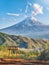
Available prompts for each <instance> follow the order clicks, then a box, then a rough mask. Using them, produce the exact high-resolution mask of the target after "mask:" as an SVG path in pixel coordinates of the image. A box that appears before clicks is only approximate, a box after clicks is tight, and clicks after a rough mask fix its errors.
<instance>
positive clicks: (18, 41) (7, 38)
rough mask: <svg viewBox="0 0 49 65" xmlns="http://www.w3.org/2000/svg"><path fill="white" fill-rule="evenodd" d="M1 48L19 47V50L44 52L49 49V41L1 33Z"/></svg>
mask: <svg viewBox="0 0 49 65" xmlns="http://www.w3.org/2000/svg"><path fill="white" fill-rule="evenodd" d="M0 46H18V47H19V48H26V49H36V50H43V49H46V48H48V47H49V41H48V40H42V39H32V38H26V37H23V36H14V35H8V34H4V33H1V32H0Z"/></svg>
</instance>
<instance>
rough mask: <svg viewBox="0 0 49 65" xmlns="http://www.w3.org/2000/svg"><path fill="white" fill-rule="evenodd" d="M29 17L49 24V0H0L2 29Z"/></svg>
mask: <svg viewBox="0 0 49 65" xmlns="http://www.w3.org/2000/svg"><path fill="white" fill-rule="evenodd" d="M27 17H30V18H31V20H35V21H39V22H41V23H43V24H45V25H49V0H0V29H2V28H6V27H9V26H12V25H14V24H17V23H19V22H21V21H22V20H24V19H25V18H27Z"/></svg>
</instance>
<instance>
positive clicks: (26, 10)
mask: <svg viewBox="0 0 49 65" xmlns="http://www.w3.org/2000/svg"><path fill="white" fill-rule="evenodd" d="M27 12H28V5H27V6H26V9H25V13H27Z"/></svg>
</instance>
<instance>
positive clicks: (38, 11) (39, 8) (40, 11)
mask: <svg viewBox="0 0 49 65" xmlns="http://www.w3.org/2000/svg"><path fill="white" fill-rule="evenodd" d="M33 7H34V10H35V13H36V14H43V7H42V6H40V5H39V4H36V3H35V4H34V5H33Z"/></svg>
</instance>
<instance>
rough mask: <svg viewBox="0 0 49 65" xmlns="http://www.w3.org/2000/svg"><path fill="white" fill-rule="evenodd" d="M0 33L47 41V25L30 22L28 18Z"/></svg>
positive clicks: (48, 32)
mask: <svg viewBox="0 0 49 65" xmlns="http://www.w3.org/2000/svg"><path fill="white" fill-rule="evenodd" d="M0 32H3V33H7V34H10V35H22V36H25V37H30V38H40V39H43V38H46V39H49V25H44V24H42V23H40V22H39V21H35V20H31V18H29V17H28V18H26V19H25V20H23V21H22V22H20V23H18V24H15V25H13V26H10V27H8V28H4V29H0Z"/></svg>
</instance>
